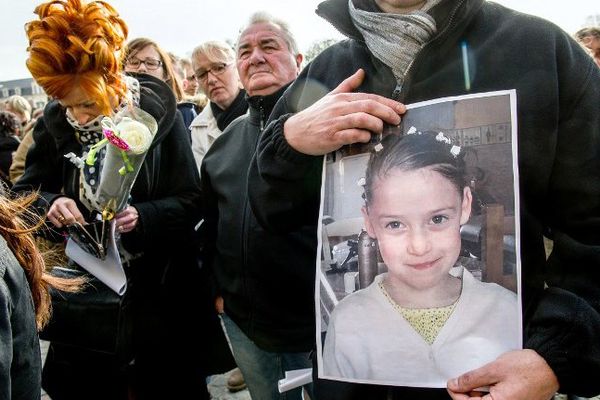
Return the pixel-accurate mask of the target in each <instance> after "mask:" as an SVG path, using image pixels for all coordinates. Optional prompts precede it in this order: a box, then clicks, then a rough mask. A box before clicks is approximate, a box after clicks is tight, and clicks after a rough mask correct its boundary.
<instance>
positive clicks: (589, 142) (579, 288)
mask: <svg viewBox="0 0 600 400" xmlns="http://www.w3.org/2000/svg"><path fill="white" fill-rule="evenodd" d="M317 13H318V14H319V15H321V16H322V17H323V18H325V19H327V20H328V21H330V22H331V23H332V24H333V25H334V26H335V27H336V28H337V29H338V30H339V31H340V32H342V33H344V34H345V35H347V36H348V37H349V39H348V40H345V41H343V42H340V43H338V44H336V45H334V46H332V47H330V48H328V49H327V50H325V51H324V52H323V53H321V54H320V55H319V56H318V57H317V58H316V59H315V60H314V61H313V62H312V63H311V64H310V65H308V66H307V67H306V68H305V70H304V71H303V73H302V74H301V76H300V77H299V78H298V79H297V80H296V82H295V84H294V85H293V86H292V87H291V88H290V90H288V92H287V93H286V94H285V95H284V97H283V98H282V99H281V100H280V102H279V103H278V104H277V106H276V107H275V110H274V111H273V113H272V115H271V121H272V122H271V123H270V124H269V126H268V127H267V129H265V131H264V133H263V135H262V137H261V141H260V143H259V146H258V149H257V154H256V158H255V161H254V162H253V164H252V166H251V169H250V171H249V178H248V179H249V184H248V190H249V197H250V203H251V205H252V210H253V211H254V212H255V214H256V216H257V218H258V219H259V221H260V222H261V223H262V224H263V225H264V226H265V227H267V228H268V229H271V230H274V231H278V232H290V231H294V230H298V229H300V228H306V227H311V228H312V236H311V237H312V239H313V247H312V249H311V255H312V258H313V260H314V259H315V257H316V254H315V251H316V248H317V246H316V243H317V230H316V229H317V225H316V223H317V216H318V211H319V199H320V197H319V193H320V184H321V179H320V178H321V169H322V157H312V156H308V155H304V154H300V153H298V152H297V151H295V150H294V149H292V148H291V147H290V146H289V145H288V143H287V142H286V140H285V138H284V136H283V134H282V133H283V122H285V120H286V118H288V117H289V113H292V112H295V111H297V110H299V109H303V108H305V107H307V106H308V105H310V104H312V103H313V102H315V101H316V100H317V99H318V98H319V97H321V96H322V95H324V94H325V93H326V92H327V91H329V90H331V89H333V88H335V87H336V86H337V85H338V84H339V83H340V82H341V81H342V80H344V79H345V78H347V77H349V76H350V75H352V74H353V73H354V72H356V70H358V69H359V68H362V69H364V70H365V72H366V79H365V81H364V82H363V84H362V86H361V87H360V88H358V90H357V91H359V92H369V93H376V94H379V95H383V96H386V97H392V98H395V99H397V100H399V101H401V102H404V103H406V104H409V103H415V102H418V101H422V100H429V99H434V98H439V97H446V96H455V95H462V94H467V93H478V92H488V91H495V90H505V89H516V92H517V114H518V132H519V133H518V149H519V173H520V177H519V178H520V198H521V200H520V216H521V254H522V288H523V312H524V328H525V332H524V336H525V341H524V344H525V347H526V348H531V349H534V350H535V351H537V352H538V353H539V354H540V355H541V356H542V357H543V358H544V359H545V360H546V361H547V362H548V364H549V365H550V367H551V368H552V369H553V371H554V372H555V374H556V375H557V376H558V379H559V382H560V390H561V391H562V392H565V393H576V394H579V395H583V396H590V395H594V394H597V393H598V392H600V381H599V380H598V379H597V377H598V376H600V340H598V332H600V235H599V232H600V180H599V177H600V113H599V112H598V105H599V104H600V70H599V69H598V68H597V66H596V65H595V64H594V63H593V61H592V60H591V59H590V58H589V56H588V55H586V54H585V53H584V52H583V51H582V49H581V48H580V46H579V45H578V44H577V43H575V42H574V41H573V40H572V39H571V38H570V37H569V35H568V34H567V33H565V32H563V31H561V30H560V29H558V28H557V27H556V26H554V25H553V24H551V23H549V22H547V21H544V20H541V19H539V18H536V17H532V16H527V15H523V14H520V13H518V12H515V11H512V10H510V9H507V8H505V7H502V6H500V5H498V4H495V3H490V2H487V1H483V0H456V1H454V0H453V1H450V0H442V2H441V3H440V4H439V5H437V6H436V7H434V8H433V9H432V10H431V13H432V15H433V16H434V18H435V19H436V21H437V26H438V34H436V35H435V36H434V37H433V39H432V40H431V41H430V42H428V43H427V44H426V45H425V47H424V48H423V49H422V50H421V51H420V52H419V53H418V55H417V57H416V59H415V61H414V63H413V64H412V66H411V68H410V69H409V71H408V73H407V76H406V80H405V83H404V86H403V87H402V88H401V90H396V89H397V88H396V81H395V79H394V76H393V74H392V72H391V71H390V69H389V68H388V67H386V66H385V65H383V64H382V63H381V62H380V61H378V60H377V59H375V58H374V56H373V55H372V54H371V53H370V52H369V50H368V49H367V47H366V45H365V43H364V40H363V38H362V36H361V34H360V33H359V32H358V31H357V30H356V28H355V27H354V25H353V23H352V21H351V19H350V16H349V14H348V6H347V0H327V1H325V2H323V3H321V4H320V5H319V7H318V10H317ZM463 43H464V44H466V46H467V49H468V58H469V65H470V70H469V71H470V76H471V77H472V79H471V81H470V88H467V86H466V85H465V80H464V76H465V74H464V69H463V68H464V63H463V58H462V53H461V48H462V44H463ZM314 82H317V83H318V84H316V85H314V84H313V83H314ZM319 85H323V87H324V89H323V90H321V91H317V90H315V87H319ZM544 234H547V235H548V234H549V235H551V236H552V239H553V240H554V251H553V252H552V254H551V256H550V257H549V259H548V260H546V257H545V253H544V245H543V242H542V237H543V235H544ZM298 251H299V252H300V251H301V250H300V249H298ZM297 255H298V256H300V255H299V254H297ZM288 257H290V256H288ZM303 257H305V256H303ZM307 258H310V257H307ZM309 267H310V266H309V265H307V266H306V267H305V268H309ZM545 285H547V287H548V288H547V289H546V288H545ZM346 389H348V388H346ZM371 389H372V392H369V390H371ZM371 389H365V387H364V386H363V387H361V388H357V389H356V390H357V391H358V390H367V391H366V392H361V394H360V395H357V398H360V396H363V398H377V397H376V395H375V393H381V395H382V396H385V391H383V390H382V389H381V388H374V387H373V388H371ZM335 392H336V396H338V397H336V396H333V394H331V393H330V394H331V395H332V396H333V397H330V398H331V399H334V398H351V397H350V396H351V394H349V393H350V392H352V390H350V392H348V393H346V394H344V393H345V392H344V390H341V389H340V387H338V388H336V390H335ZM356 393H358V392H356ZM395 393H398V396H399V397H398V398H420V397H414V396H415V393H413V392H411V394H408V393H407V392H401V391H399V390H396V391H395ZM417 393H420V394H423V393H425V391H417ZM346 395H347V396H346ZM371 395H373V396H375V397H370V396H371ZM365 396H366V397H365ZM440 396H442V397H445V395H444V394H443V393H440ZM423 398H424V397H423Z"/></svg>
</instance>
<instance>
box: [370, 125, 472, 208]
mask: <svg viewBox="0 0 600 400" xmlns="http://www.w3.org/2000/svg"><path fill="white" fill-rule="evenodd" d="M438 135H439V132H430V131H428V132H418V133H417V132H416V133H413V134H408V135H388V136H386V137H385V138H384V139H383V140H382V141H381V146H383V148H381V146H378V148H380V150H379V151H377V150H376V149H374V150H373V151H372V152H371V157H370V158H369V163H368V165H367V170H366V174H365V185H364V191H365V192H364V199H365V202H366V203H367V204H369V203H370V202H371V201H372V199H373V183H374V181H375V179H376V178H384V177H385V176H386V175H387V174H388V173H389V172H390V171H391V170H393V169H400V170H402V171H413V170H416V169H420V168H425V167H432V169H433V170H434V171H436V172H438V173H440V174H441V175H442V176H444V177H446V178H447V179H448V180H449V181H450V182H451V183H452V184H453V185H454V187H456V189H457V191H458V193H460V195H461V197H462V194H463V189H464V187H465V186H467V181H466V174H465V162H464V151H460V153H458V154H457V155H455V154H453V153H452V152H451V150H452V148H453V144H452V143H447V142H446V141H449V140H448V139H447V138H446V137H444V138H441V139H442V140H438V139H436V136H438Z"/></svg>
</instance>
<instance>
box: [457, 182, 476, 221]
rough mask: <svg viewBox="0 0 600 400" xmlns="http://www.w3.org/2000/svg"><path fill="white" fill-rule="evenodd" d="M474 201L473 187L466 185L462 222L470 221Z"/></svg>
mask: <svg viewBox="0 0 600 400" xmlns="http://www.w3.org/2000/svg"><path fill="white" fill-rule="evenodd" d="M472 203H473V195H472V194H471V188H470V187H468V186H465V188H464V189H463V199H462V206H461V213H460V224H461V225H464V224H466V223H467V221H469V218H470V217H471V204H472Z"/></svg>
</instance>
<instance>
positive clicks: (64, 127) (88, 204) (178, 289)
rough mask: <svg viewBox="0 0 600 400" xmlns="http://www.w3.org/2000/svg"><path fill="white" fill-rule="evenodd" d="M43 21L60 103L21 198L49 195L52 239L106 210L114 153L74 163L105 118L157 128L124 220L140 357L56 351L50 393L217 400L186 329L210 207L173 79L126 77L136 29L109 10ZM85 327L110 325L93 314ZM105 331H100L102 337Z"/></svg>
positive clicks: (68, 10)
mask: <svg viewBox="0 0 600 400" xmlns="http://www.w3.org/2000/svg"><path fill="white" fill-rule="evenodd" d="M35 14H37V16H36V18H35V20H33V21H31V22H29V23H28V24H27V25H26V33H27V36H28V39H29V47H28V49H27V50H28V56H29V57H28V60H27V67H28V68H29V71H30V72H31V74H32V76H33V78H34V79H35V80H36V82H37V83H38V84H39V85H40V86H41V87H42V88H43V89H44V91H45V92H46V93H47V94H48V95H50V96H51V97H52V98H54V99H55V100H53V101H51V102H50V103H48V105H47V106H46V108H45V110H44V115H43V116H42V117H40V118H39V119H38V121H37V124H36V126H35V128H34V132H33V138H34V142H35V144H34V145H33V146H32V147H31V149H30V150H29V152H28V154H27V162H26V168H25V172H24V174H23V176H22V177H21V178H20V179H19V180H18V181H17V182H16V184H15V186H14V187H13V190H15V191H22V192H26V191H30V190H38V191H39V193H40V196H41V199H40V201H38V202H37V203H36V204H35V206H36V208H37V209H38V211H39V213H40V214H41V215H44V216H46V218H47V221H48V226H49V228H50V229H49V232H48V233H49V234H51V233H53V232H54V233H58V234H59V235H58V236H59V239H61V240H64V237H62V236H61V235H62V234H65V233H66V231H65V227H66V226H68V225H70V224H73V223H75V222H79V223H81V224H86V223H88V222H90V221H93V220H94V218H95V216H96V215H97V214H98V211H99V210H98V206H97V202H95V201H96V199H97V197H96V194H97V192H98V190H97V189H98V186H97V184H98V179H100V177H101V175H100V173H101V171H102V168H103V167H104V165H105V163H104V161H105V160H106V154H107V151H106V147H103V148H101V149H100V150H98V151H97V153H96V160H95V162H93V163H92V164H91V165H90V164H88V163H87V162H80V161H83V160H77V159H75V158H74V157H71V158H70V159H68V158H66V157H65V155H68V154H69V153H73V155H74V156H76V157H81V159H85V160H87V158H86V156H85V154H89V153H90V152H91V151H92V150H93V149H92V146H94V145H95V144H96V143H98V142H99V141H101V140H103V139H104V137H105V134H106V133H105V132H104V131H103V129H102V125H101V123H100V122H101V121H102V119H103V118H104V117H110V118H114V117H115V115H116V114H117V113H119V112H121V111H125V110H132V109H135V108H139V109H142V110H143V111H145V112H146V113H148V114H150V115H151V116H152V117H153V119H154V120H155V121H156V124H157V127H158V128H157V132H156V134H155V135H154V137H153V139H152V142H151V144H150V147H149V149H148V152H147V155H146V157H145V160H144V162H143V163H142V165H141V170H140V172H139V174H138V175H137V178H136V180H135V183H134V184H133V188H132V190H131V196H130V199H129V202H128V205H127V206H126V208H125V209H124V211H121V212H119V213H118V214H117V215H116V216H115V220H116V223H115V225H116V229H117V231H118V232H119V235H118V237H120V240H118V247H119V254H120V255H121V259H122V262H123V266H124V268H125V271H126V274H127V275H128V286H127V295H129V296H131V297H130V299H131V301H132V302H131V306H132V314H133V332H132V335H131V337H132V341H133V359H130V358H126V359H123V358H125V357H123V358H121V357H118V356H115V355H111V354H107V353H102V352H97V351H94V350H93V349H88V348H85V347H70V346H68V345H62V344H58V343H54V342H53V343H51V345H50V349H49V352H48V357H47V359H46V363H45V365H44V369H43V383H42V385H43V387H44V389H45V390H46V391H47V392H48V394H49V395H50V397H51V398H52V399H53V400H70V399H87V400H91V399H93V400H96V399H97V400H100V399H102V400H108V399H110V400H126V399H128V398H131V396H133V397H135V398H136V400H146V399H168V398H184V397H185V395H186V394H187V393H190V392H192V393H195V394H196V395H197V396H198V398H203V399H208V398H209V395H208V391H207V388H206V385H205V384H204V382H203V377H202V372H201V371H198V369H197V368H198V367H197V365H199V364H200V362H199V359H200V358H201V355H202V354H201V353H200V352H199V351H197V348H196V343H197V340H195V338H194V335H193V332H194V330H193V329H191V328H190V326H188V325H186V324H188V322H187V321H189V317H190V309H192V308H193V306H194V304H195V300H194V296H193V291H194V284H195V283H197V280H195V279H196V278H195V275H194V274H195V271H196V270H197V265H196V263H195V259H194V255H193V254H192V250H193V249H191V246H190V244H191V243H192V240H191V236H192V232H193V226H192V225H191V222H190V221H191V220H193V219H194V218H193V217H192V216H193V215H194V214H195V211H196V207H197V204H198V203H199V197H200V193H199V179H198V173H197V171H196V170H195V164H194V159H193V156H192V153H191V151H190V146H189V137H188V132H187V130H186V128H185V126H184V125H183V122H182V120H181V118H180V117H179V115H178V114H177V110H176V100H175V97H174V95H173V92H172V91H171V88H170V87H169V86H168V85H167V84H166V83H165V82H164V81H163V80H162V79H157V78H156V77H154V76H151V75H148V74H143V73H139V74H131V75H126V74H124V73H123V70H122V66H123V54H124V52H123V49H124V46H125V40H126V37H127V25H126V24H125V22H124V21H123V20H122V19H121V18H120V17H119V15H118V13H117V12H116V10H115V9H114V8H113V7H112V6H110V5H109V4H108V3H106V2H103V1H92V2H87V1H84V0H50V1H47V2H45V3H43V4H41V5H39V6H38V7H37V8H36V9H35ZM129 55H130V58H129V62H130V64H131V63H135V62H136V61H133V60H140V64H139V66H138V67H141V66H142V65H143V67H141V68H138V69H137V71H136V72H144V71H145V70H144V69H146V70H149V71H152V69H153V68H154V71H157V70H159V68H158V67H161V68H162V67H164V66H167V71H168V66H169V64H167V62H168V61H167V60H166V59H162V60H159V58H160V54H158V55H157V54H154V53H152V54H149V53H140V52H139V51H137V52H135V53H130V54H129ZM133 57H136V58H133ZM152 60H154V61H152ZM142 61H143V62H142ZM158 61H160V62H158ZM163 63H164V64H163ZM149 71H148V72H149ZM107 137H108V135H107ZM94 149H95V148H94ZM50 236H51V235H50ZM182 275H185V277H182ZM90 315H91V314H90ZM191 323H192V322H189V324H191ZM77 324H81V325H88V326H96V325H99V324H98V321H95V320H94V318H93V317H91V316H88V318H82V321H77ZM102 328H103V327H102V326H97V330H98V334H99V335H101V334H102V332H103V330H102ZM110 339H111V338H108V339H107V340H110ZM38 396H39V393H38Z"/></svg>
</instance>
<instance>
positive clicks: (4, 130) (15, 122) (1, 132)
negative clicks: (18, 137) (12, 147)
mask: <svg viewBox="0 0 600 400" xmlns="http://www.w3.org/2000/svg"><path fill="white" fill-rule="evenodd" d="M20 127H21V124H20V123H19V119H18V118H17V116H16V115H15V114H13V113H10V112H8V111H0V137H9V136H11V135H14V134H16V133H17V132H18V130H19V128H20Z"/></svg>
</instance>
